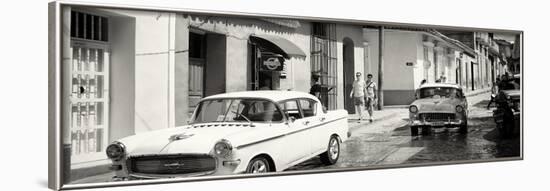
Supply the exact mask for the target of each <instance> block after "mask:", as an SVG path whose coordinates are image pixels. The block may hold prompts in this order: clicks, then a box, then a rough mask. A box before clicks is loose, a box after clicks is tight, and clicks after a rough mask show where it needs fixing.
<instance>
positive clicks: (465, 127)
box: [458, 122, 468, 134]
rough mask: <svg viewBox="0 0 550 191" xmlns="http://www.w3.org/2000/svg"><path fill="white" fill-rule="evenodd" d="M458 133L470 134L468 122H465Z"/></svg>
mask: <svg viewBox="0 0 550 191" xmlns="http://www.w3.org/2000/svg"><path fill="white" fill-rule="evenodd" d="M458 132H459V133H460V134H466V133H468V122H465V123H464V124H463V125H460V127H459V130H458Z"/></svg>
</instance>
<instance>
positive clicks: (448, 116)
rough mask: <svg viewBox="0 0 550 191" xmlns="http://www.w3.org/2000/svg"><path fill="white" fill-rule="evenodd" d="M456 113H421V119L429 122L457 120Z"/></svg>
mask: <svg viewBox="0 0 550 191" xmlns="http://www.w3.org/2000/svg"><path fill="white" fill-rule="evenodd" d="M455 116H456V115H455V114H454V113H421V114H419V119H420V120H424V121H427V122H432V121H449V120H455V118H456V117H455Z"/></svg>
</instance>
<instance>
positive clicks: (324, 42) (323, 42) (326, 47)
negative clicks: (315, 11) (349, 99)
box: [311, 23, 338, 110]
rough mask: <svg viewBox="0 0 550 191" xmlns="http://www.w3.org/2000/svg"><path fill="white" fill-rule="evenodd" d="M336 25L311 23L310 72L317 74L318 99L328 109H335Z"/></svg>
mask: <svg viewBox="0 0 550 191" xmlns="http://www.w3.org/2000/svg"><path fill="white" fill-rule="evenodd" d="M336 56H337V54H336V25H335V24H326V23H313V26H312V35H311V73H312V75H317V76H319V82H320V84H321V87H322V91H321V95H320V99H321V103H322V104H323V106H325V107H327V108H328V109H329V110H334V109H336V92H338V90H337V87H336V79H337V70H336V64H337V62H336V60H337V58H336Z"/></svg>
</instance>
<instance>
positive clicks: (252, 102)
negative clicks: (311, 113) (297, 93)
mask: <svg viewBox="0 0 550 191" xmlns="http://www.w3.org/2000/svg"><path fill="white" fill-rule="evenodd" d="M282 119H283V117H282V115H281V112H280V111H279V110H278V109H277V107H276V106H275V104H274V103H272V102H270V101H267V100H261V99H214V100H206V101H203V102H201V103H200V105H199V107H198V108H197V111H196V114H195V118H194V120H193V122H192V123H209V122H274V121H275V122H279V121H282Z"/></svg>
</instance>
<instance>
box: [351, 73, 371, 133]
mask: <svg viewBox="0 0 550 191" xmlns="http://www.w3.org/2000/svg"><path fill="white" fill-rule="evenodd" d="M355 77H356V80H355V81H353V88H352V90H351V92H350V94H349V97H350V98H352V99H353V104H354V105H355V113H357V115H359V117H358V119H359V120H358V121H357V123H360V122H361V119H362V118H363V106H364V105H365V93H366V89H365V88H366V87H367V84H366V83H365V80H363V78H361V72H357V73H356V74H355Z"/></svg>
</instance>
